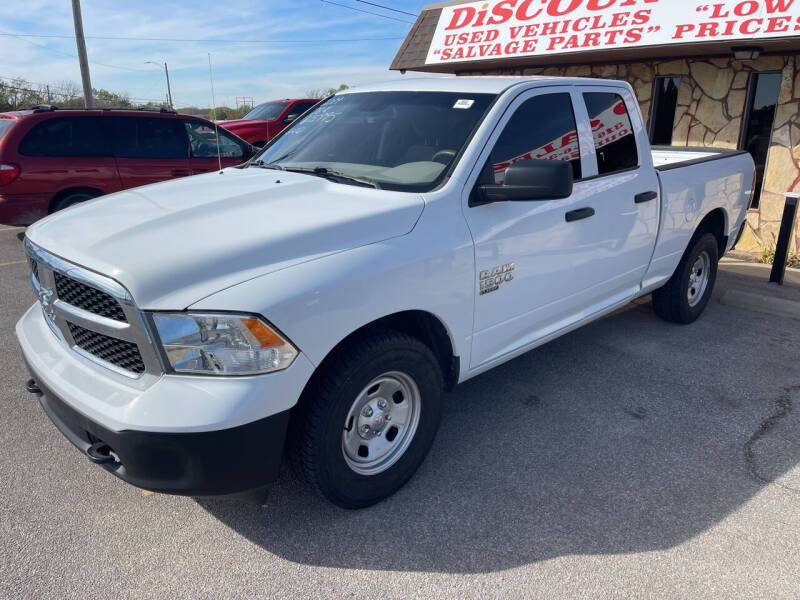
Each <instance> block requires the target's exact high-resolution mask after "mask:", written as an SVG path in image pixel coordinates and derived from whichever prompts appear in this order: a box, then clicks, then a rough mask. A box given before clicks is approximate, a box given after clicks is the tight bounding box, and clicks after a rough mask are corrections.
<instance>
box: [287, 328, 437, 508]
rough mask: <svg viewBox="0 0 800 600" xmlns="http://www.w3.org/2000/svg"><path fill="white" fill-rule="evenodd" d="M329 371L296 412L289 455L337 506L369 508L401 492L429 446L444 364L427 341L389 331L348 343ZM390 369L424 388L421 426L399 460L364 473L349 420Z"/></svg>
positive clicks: (315, 382) (314, 383) (318, 379)
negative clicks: (350, 445)
mask: <svg viewBox="0 0 800 600" xmlns="http://www.w3.org/2000/svg"><path fill="white" fill-rule="evenodd" d="M323 369H324V370H323V371H322V372H321V373H319V374H317V375H315V377H314V380H313V381H312V382H311V383H310V384H309V386H308V388H307V389H306V391H305V392H304V393H303V397H302V398H301V399H300V403H299V404H298V406H297V408H296V409H295V411H294V414H293V418H292V424H291V430H290V444H289V452H290V459H291V460H292V462H293V463H294V465H295V467H296V468H297V469H298V470H299V471H300V473H301V474H302V475H303V476H304V477H305V479H307V480H308V481H309V482H310V483H311V484H312V485H313V486H314V487H315V488H316V490H317V491H318V492H319V493H320V494H322V496H324V497H325V498H327V499H328V500H329V501H331V502H332V503H334V504H336V505H338V506H341V507H342V508H349V509H354V508H364V507H366V506H370V505H372V504H375V503H376V502H379V501H381V500H383V499H384V498H386V497H388V496H390V495H392V494H393V493H394V492H396V491H397V490H398V489H400V488H401V487H402V486H403V485H404V484H405V483H406V482H407V481H408V480H409V479H410V478H411V477H412V475H414V473H415V472H416V470H417V468H418V467H419V465H420V464H421V463H422V461H423V460H424V459H425V456H426V455H427V453H428V450H430V447H431V444H432V443H433V439H434V437H435V435H436V431H437V429H438V427H439V419H440V416H441V395H442V373H441V369H440V367H439V363H438V361H437V360H436V358H435V356H434V355H433V353H432V352H431V350H430V349H429V348H428V347H427V346H426V345H425V344H423V343H422V342H421V341H419V340H418V339H416V338H414V337H411V336H409V335H406V334H404V333H400V332H397V331H394V330H388V329H387V330H379V331H375V332H372V333H370V334H369V335H367V336H364V337H362V338H360V339H358V340H357V341H356V342H354V343H352V344H350V345H348V347H347V348H345V349H344V350H343V351H341V352H339V353H338V354H337V355H336V356H335V357H333V358H332V359H331V361H330V362H329V363H328V364H327V365H326V366H324V367H323ZM389 372H401V373H403V374H405V375H407V376H408V377H410V378H411V379H412V380H413V382H414V383H415V384H416V386H417V389H418V391H419V401H418V402H417V406H418V407H419V413H418V414H419V420H418V422H417V426H416V431H415V433H412V434H411V436H410V437H409V438H408V439H409V440H410V441H409V442H408V446H407V447H406V449H405V451H404V452H403V453H401V454H399V457H398V458H396V462H394V463H393V464H391V465H390V466H388V467H387V468H386V469H385V470H383V471H381V472H379V473H376V474H369V475H364V474H360V473H358V472H356V471H355V470H353V468H351V467H350V465H348V462H347V459H346V458H345V450H344V442H343V440H344V435H345V430H346V425H347V423H346V421H347V420H348V415H349V414H351V410H352V408H353V406H354V405H355V401H356V400H357V399H358V398H359V397H361V393H362V392H363V390H365V389H366V386H367V385H369V384H370V383H372V382H373V380H374V379H376V378H378V377H379V376H382V375H384V374H386V373H389ZM373 387H374V386H373ZM370 389H372V388H370ZM390 402H391V401H390ZM401 402H402V400H401ZM352 426H353V424H352V421H350V427H351V428H352ZM388 427H389V425H388V424H387V429H386V431H385V432H384V435H385V437H386V439H387V440H388V439H389V437H388V435H389V434H388V431H389V429H388ZM347 431H350V430H349V429H348V430H347ZM396 435H397V434H396Z"/></svg>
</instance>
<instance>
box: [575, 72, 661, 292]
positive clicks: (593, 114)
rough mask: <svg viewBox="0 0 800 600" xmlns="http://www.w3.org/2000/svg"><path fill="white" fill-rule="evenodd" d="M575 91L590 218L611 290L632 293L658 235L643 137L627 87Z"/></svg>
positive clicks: (653, 180)
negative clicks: (598, 229)
mask: <svg viewBox="0 0 800 600" xmlns="http://www.w3.org/2000/svg"><path fill="white" fill-rule="evenodd" d="M580 91H581V101H582V104H583V108H585V110H586V112H587V113H588V117H589V122H590V124H591V128H592V141H593V144H594V149H595V160H596V166H592V167H590V170H589V171H587V173H586V175H587V176H588V178H589V179H590V184H591V186H593V187H595V188H596V190H597V192H596V193H597V201H598V202H597V206H596V207H595V208H596V210H597V215H596V217H597V220H598V221H599V222H600V224H601V226H602V228H603V229H604V230H605V231H606V232H607V235H608V242H607V243H606V244H605V246H604V247H603V249H602V255H601V256H602V258H603V261H604V263H605V265H606V273H607V277H608V278H609V282H612V283H614V288H615V290H616V291H618V292H619V293H627V292H630V293H635V292H638V288H639V286H640V284H641V282H642V279H643V278H644V276H645V273H646V272H647V268H648V266H649V264H650V259H651V258H652V256H653V251H654V250H655V244H656V240H657V237H658V223H659V209H660V208H659V205H660V203H659V199H658V191H659V183H658V176H657V175H656V172H655V169H653V168H652V159H651V157H650V152H649V151H650V144H649V139H648V138H647V135H646V133H645V131H644V124H643V123H642V122H641V119H640V118H639V114H640V113H639V112H638V105H637V102H636V99H635V98H634V97H633V95H632V94H631V93H630V92H629V91H627V90H625V89H621V88H619V87H594V86H592V87H588V86H587V87H585V88H583V89H581V90H580ZM637 140H638V143H637ZM640 147H643V148H645V149H646V150H647V154H646V155H642V153H640V152H639V148H640ZM594 300H596V301H600V300H601V298H600V297H596V298H594Z"/></svg>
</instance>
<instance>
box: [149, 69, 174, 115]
mask: <svg viewBox="0 0 800 600" xmlns="http://www.w3.org/2000/svg"><path fill="white" fill-rule="evenodd" d="M144 64H146V65H155V66H157V67H159V68H160V67H161V63H157V62H154V61H152V60H146V61H144ZM164 76H165V77H166V78H167V102H168V103H169V107H170V108H175V107H174V106H173V105H172V90H171V89H170V87H169V69H167V61H164Z"/></svg>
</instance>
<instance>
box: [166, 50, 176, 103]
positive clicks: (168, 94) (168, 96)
mask: <svg viewBox="0 0 800 600" xmlns="http://www.w3.org/2000/svg"><path fill="white" fill-rule="evenodd" d="M164 75H166V77H167V100H169V107H170V108H175V107H174V106H173V105H172V90H171V89H170V88H169V70H168V69H167V61H164Z"/></svg>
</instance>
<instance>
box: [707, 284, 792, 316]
mask: <svg viewBox="0 0 800 600" xmlns="http://www.w3.org/2000/svg"><path fill="white" fill-rule="evenodd" d="M719 303H720V304H725V305H726V306H733V307H735V308H744V309H746V310H752V311H755V312H760V313H766V314H770V315H776V316H778V317H787V318H789V319H797V320H799V321H800V302H795V301H794V300H784V299H782V298H773V297H771V296H764V295H762V294H753V293H750V292H742V291H740V290H727V291H725V292H724V293H723V294H722V296H721V297H720V299H719Z"/></svg>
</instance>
